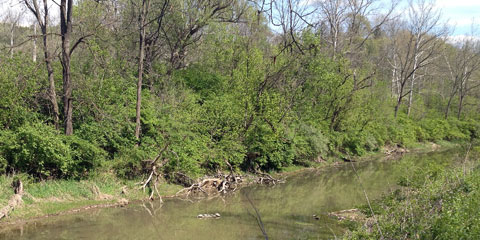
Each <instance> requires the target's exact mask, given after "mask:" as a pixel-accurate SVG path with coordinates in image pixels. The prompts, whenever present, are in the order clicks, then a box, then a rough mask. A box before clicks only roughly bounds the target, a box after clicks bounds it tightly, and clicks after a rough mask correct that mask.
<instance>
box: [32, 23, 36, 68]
mask: <svg viewBox="0 0 480 240" xmlns="http://www.w3.org/2000/svg"><path fill="white" fill-rule="evenodd" d="M32 61H33V62H37V24H35V23H34V24H33V50H32Z"/></svg>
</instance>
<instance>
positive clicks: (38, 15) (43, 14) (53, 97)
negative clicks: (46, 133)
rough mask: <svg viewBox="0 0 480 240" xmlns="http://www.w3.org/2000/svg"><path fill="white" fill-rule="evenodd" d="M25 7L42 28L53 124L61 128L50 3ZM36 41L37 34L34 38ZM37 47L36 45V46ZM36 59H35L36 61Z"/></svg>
mask: <svg viewBox="0 0 480 240" xmlns="http://www.w3.org/2000/svg"><path fill="white" fill-rule="evenodd" d="M24 3H25V6H26V7H27V8H28V9H29V10H30V12H31V13H32V14H33V15H34V16H35V19H36V21H37V23H36V24H38V25H39V26H40V31H41V33H42V43H43V44H42V49H43V55H44V61H45V67H46V68H47V77H48V82H49V87H48V99H49V100H50V104H51V107H52V110H53V113H52V114H53V116H52V117H53V123H54V125H55V128H56V129H58V128H59V115H60V113H59V109H58V103H57V93H56V90H55V79H54V76H53V65H52V61H53V55H52V54H51V52H50V50H49V45H50V38H49V33H48V26H49V9H48V2H47V0H43V5H42V6H40V5H39V4H38V2H37V0H24ZM36 24H34V29H36ZM34 39H36V33H35V36H34ZM34 41H36V40H34ZM35 46H36V44H35ZM35 58H36V57H34V59H35Z"/></svg>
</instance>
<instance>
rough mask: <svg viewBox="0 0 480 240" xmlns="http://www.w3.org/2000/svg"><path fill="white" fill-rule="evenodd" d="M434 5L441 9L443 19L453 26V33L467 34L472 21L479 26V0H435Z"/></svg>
mask: <svg viewBox="0 0 480 240" xmlns="http://www.w3.org/2000/svg"><path fill="white" fill-rule="evenodd" d="M436 6H437V7H438V8H440V9H441V10H442V13H443V15H444V18H445V20H448V23H449V24H450V25H452V26H455V32H454V34H453V35H468V34H469V33H470V31H471V26H472V21H474V23H475V24H474V25H475V26H477V28H478V27H480V0H437V2H436ZM477 31H480V29H478V30H477ZM477 34H479V33H477Z"/></svg>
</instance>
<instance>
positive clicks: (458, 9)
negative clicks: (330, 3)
mask: <svg viewBox="0 0 480 240" xmlns="http://www.w3.org/2000/svg"><path fill="white" fill-rule="evenodd" d="M305 1H307V2H309V3H311V2H314V1H322V0H305ZM381 1H383V0H381ZM401 1H402V4H400V7H405V6H406V5H407V0H401ZM19 2H20V0H0V20H3V18H4V15H5V13H6V12H7V11H8V10H9V9H12V10H14V11H17V12H18V11H20V7H19V6H20V4H18V3H19ZM435 5H436V7H437V8H439V9H441V11H442V15H443V20H444V21H448V23H449V25H450V26H451V27H455V30H454V31H453V32H452V35H453V36H460V37H461V36H465V35H469V34H470V33H471V28H472V21H474V23H475V24H474V26H477V28H478V29H477V35H480V0H436V4H435ZM52 7H54V6H52ZM52 10H53V11H52ZM52 10H51V12H52V13H56V12H58V11H55V10H56V9H52ZM27 15H28V16H29V19H31V16H30V15H31V14H30V13H27ZM30 21H31V20H30ZM22 24H24V25H27V24H28V20H25V21H24V22H23V23H22Z"/></svg>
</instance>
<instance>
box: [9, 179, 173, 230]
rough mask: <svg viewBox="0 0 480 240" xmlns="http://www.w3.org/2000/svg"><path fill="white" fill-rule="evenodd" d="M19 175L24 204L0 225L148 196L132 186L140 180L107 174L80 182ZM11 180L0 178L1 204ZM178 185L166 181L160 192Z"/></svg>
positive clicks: (168, 193)
mask: <svg viewBox="0 0 480 240" xmlns="http://www.w3.org/2000/svg"><path fill="white" fill-rule="evenodd" d="M20 178H21V179H22V180H23V182H24V190H25V194H24V195H23V205H22V206H21V207H19V208H17V209H15V210H14V211H13V212H12V213H11V214H10V216H8V217H7V218H6V219H2V221H1V222H0V224H2V223H11V222H16V221H19V220H20V221H21V220H27V219H32V218H36V217H42V216H48V215H56V214H60V213H65V212H70V211H76V210H81V209H82V208H87V207H92V206H94V207H95V206H96V207H104V206H112V205H114V204H115V203H117V202H119V201H120V200H121V199H127V200H128V201H135V200H142V199H146V198H148V194H149V193H148V192H143V191H142V190H139V189H138V185H135V183H136V182H139V180H138V181H134V180H122V179H118V178H117V177H115V176H114V175H113V174H107V173H105V174H101V175H96V176H92V177H90V178H89V179H86V180H81V181H76V180H47V181H42V182H35V181H32V180H30V179H29V178H27V177H26V176H20ZM12 181H13V178H12V177H6V176H1V177H0V206H5V205H6V203H7V202H8V199H9V198H10V197H11V196H12V195H13V190H12V188H11V183H12ZM181 188H182V187H181V186H178V185H174V184H167V183H162V184H160V185H159V191H160V192H161V193H162V194H163V195H164V196H171V195H174V194H175V193H176V192H177V191H178V190H180V189H181ZM97 205H98V206H97Z"/></svg>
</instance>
